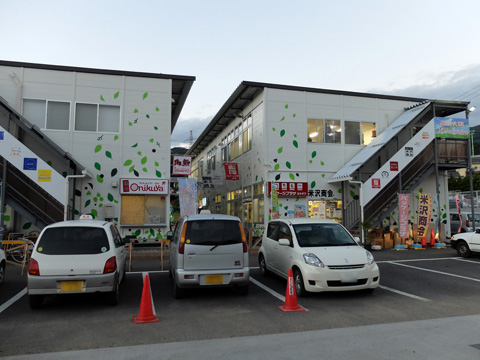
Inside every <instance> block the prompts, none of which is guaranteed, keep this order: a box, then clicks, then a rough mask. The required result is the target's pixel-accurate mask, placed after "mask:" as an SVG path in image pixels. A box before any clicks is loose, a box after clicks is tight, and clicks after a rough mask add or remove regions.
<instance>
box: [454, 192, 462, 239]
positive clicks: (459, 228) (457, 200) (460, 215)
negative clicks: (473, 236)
mask: <svg viewBox="0 0 480 360" xmlns="http://www.w3.org/2000/svg"><path fill="white" fill-rule="evenodd" d="M455 204H457V211H458V217H459V218H460V226H459V227H458V232H462V225H463V219H462V212H461V211H460V198H459V197H458V195H455Z"/></svg>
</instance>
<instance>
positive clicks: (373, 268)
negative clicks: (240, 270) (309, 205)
mask: <svg viewBox="0 0 480 360" xmlns="http://www.w3.org/2000/svg"><path fill="white" fill-rule="evenodd" d="M258 261H259V265H260V272H261V273H262V275H266V274H267V273H268V272H272V273H275V274H277V275H279V276H281V277H284V278H287V277H288V271H289V269H290V268H291V269H292V272H293V277H294V282H295V289H296V292H297V295H298V296H304V295H306V294H307V292H322V291H349V290H364V291H368V292H371V291H373V290H375V288H377V287H378V285H379V282H380V271H379V269H378V266H377V264H376V263H375V261H374V259H373V255H372V254H371V253H370V252H369V251H367V250H365V249H364V248H363V247H361V246H360V245H359V244H358V243H357V241H356V240H355V239H354V238H353V237H352V236H351V235H350V233H349V232H348V231H347V230H346V229H345V228H344V227H343V226H342V225H341V224H339V223H337V222H335V221H331V220H323V219H281V220H272V221H270V222H269V223H268V227H267V229H266V231H265V234H264V237H263V241H262V246H261V248H260V250H259V255H258Z"/></svg>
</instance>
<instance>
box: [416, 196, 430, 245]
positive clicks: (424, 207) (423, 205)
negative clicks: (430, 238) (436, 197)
mask: <svg viewBox="0 0 480 360" xmlns="http://www.w3.org/2000/svg"><path fill="white" fill-rule="evenodd" d="M431 217H432V197H431V196H430V194H418V230H417V236H419V237H425V235H426V234H427V231H428V225H430V219H431Z"/></svg>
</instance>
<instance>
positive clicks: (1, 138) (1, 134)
mask: <svg viewBox="0 0 480 360" xmlns="http://www.w3.org/2000/svg"><path fill="white" fill-rule="evenodd" d="M3 138H4V132H3V131H0V140H3Z"/></svg>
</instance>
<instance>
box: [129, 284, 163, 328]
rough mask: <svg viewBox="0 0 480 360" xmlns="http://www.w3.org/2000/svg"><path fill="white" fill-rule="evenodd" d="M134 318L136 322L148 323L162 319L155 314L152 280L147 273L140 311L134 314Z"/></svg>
mask: <svg viewBox="0 0 480 360" xmlns="http://www.w3.org/2000/svg"><path fill="white" fill-rule="evenodd" d="M132 320H133V322H134V323H135V324H146V323H154V322H159V321H160V319H159V318H157V317H156V316H155V312H154V310H153V303H152V293H151V292H150V280H149V279H148V274H146V275H145V279H144V280H143V292H142V300H141V302H140V311H139V313H138V316H132Z"/></svg>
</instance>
